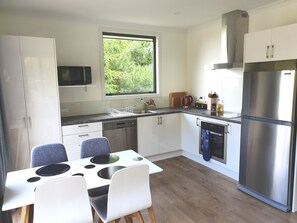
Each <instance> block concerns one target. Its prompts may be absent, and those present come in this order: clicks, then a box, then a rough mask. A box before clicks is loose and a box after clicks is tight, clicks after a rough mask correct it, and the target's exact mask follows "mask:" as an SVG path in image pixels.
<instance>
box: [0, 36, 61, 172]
mask: <svg viewBox="0 0 297 223" xmlns="http://www.w3.org/2000/svg"><path fill="white" fill-rule="evenodd" d="M0 69H1V70H0V80H1V97H2V101H3V108H2V109H3V115H4V119H5V121H4V124H5V133H6V134H5V136H6V139H5V141H6V147H7V148H8V149H9V151H8V169H9V170H18V169H23V168H28V167H29V165H30V154H31V149H32V148H33V147H34V146H36V145H39V144H44V143H53V142H61V121H60V106H59V93H58V92H59V91H58V82H57V64H56V50H55V40H54V39H50V38H39V37H19V36H0Z"/></svg>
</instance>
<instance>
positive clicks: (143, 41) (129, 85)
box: [103, 33, 156, 95]
mask: <svg viewBox="0 0 297 223" xmlns="http://www.w3.org/2000/svg"><path fill="white" fill-rule="evenodd" d="M155 49H156V38H155V37H151V36H138V35H127V34H118V33H103V51H104V56H103V58H104V80H105V94H106V95H123V94H147V93H156V68H155V58H156V57H155Z"/></svg>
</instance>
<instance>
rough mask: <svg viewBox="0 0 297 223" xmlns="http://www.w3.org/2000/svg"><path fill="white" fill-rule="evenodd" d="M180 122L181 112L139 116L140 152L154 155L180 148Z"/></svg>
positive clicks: (143, 154) (145, 154) (144, 154)
mask: <svg viewBox="0 0 297 223" xmlns="http://www.w3.org/2000/svg"><path fill="white" fill-rule="evenodd" d="M180 123H181V114H180V113H175V114H168V115H160V116H147V117H140V118H138V119H137V126H138V127H137V137H138V138H137V140H138V153H139V154H140V155H142V156H153V155H158V154H162V153H167V152H172V151H176V150H180V149H181V128H180Z"/></svg>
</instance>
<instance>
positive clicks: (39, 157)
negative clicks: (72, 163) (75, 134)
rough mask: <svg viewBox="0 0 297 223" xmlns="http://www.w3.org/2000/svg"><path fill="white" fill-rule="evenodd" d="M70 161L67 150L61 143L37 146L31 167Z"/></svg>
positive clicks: (32, 155)
mask: <svg viewBox="0 0 297 223" xmlns="http://www.w3.org/2000/svg"><path fill="white" fill-rule="evenodd" d="M65 161H68V157H67V153H66V149H65V147H64V145H63V144H61V143H51V144H44V145H39V146H36V147H34V148H33V149H32V152H31V167H37V166H44V165H50V164H54V163H59V162H65Z"/></svg>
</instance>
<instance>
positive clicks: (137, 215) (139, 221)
mask: <svg viewBox="0 0 297 223" xmlns="http://www.w3.org/2000/svg"><path fill="white" fill-rule="evenodd" d="M133 216H134V217H135V218H136V222H137V223H144V221H143V218H142V215H141V213H140V211H137V212H135V213H133Z"/></svg>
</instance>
